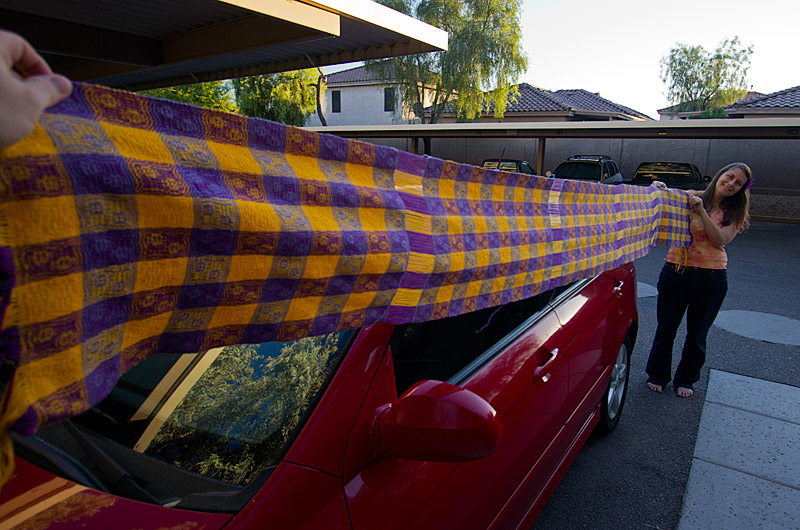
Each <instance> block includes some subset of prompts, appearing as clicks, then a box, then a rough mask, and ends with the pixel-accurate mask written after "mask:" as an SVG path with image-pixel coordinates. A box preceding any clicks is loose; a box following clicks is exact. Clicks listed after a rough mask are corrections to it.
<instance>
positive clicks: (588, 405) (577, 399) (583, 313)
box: [555, 265, 634, 440]
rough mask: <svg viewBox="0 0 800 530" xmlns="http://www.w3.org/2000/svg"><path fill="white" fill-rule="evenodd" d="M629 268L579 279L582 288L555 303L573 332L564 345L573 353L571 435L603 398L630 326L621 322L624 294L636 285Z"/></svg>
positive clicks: (577, 286)
mask: <svg viewBox="0 0 800 530" xmlns="http://www.w3.org/2000/svg"><path fill="white" fill-rule="evenodd" d="M629 266H630V265H629ZM626 267H627V266H626ZM626 271H627V268H618V269H613V270H610V271H606V272H604V273H602V274H600V275H599V276H596V277H595V278H594V279H592V280H582V281H581V282H578V283H576V284H575V285H574V286H573V287H572V289H573V291H574V290H577V292H574V293H573V294H571V295H570V296H565V298H564V299H563V300H561V301H559V302H558V305H557V306H556V308H555V313H556V315H557V316H558V319H559V322H560V323H561V325H562V327H563V330H564V332H565V334H566V336H567V337H568V339H567V340H566V342H567V344H566V345H565V347H564V348H565V353H566V356H567V357H568V358H569V397H568V404H567V406H568V408H569V410H570V412H571V417H570V421H569V422H568V425H567V437H568V439H570V440H572V439H574V438H575V437H576V436H577V435H578V433H579V432H580V430H581V428H582V427H583V425H584V422H585V421H586V419H587V418H588V417H589V415H590V414H591V413H592V412H593V411H594V410H595V409H596V408H597V406H598V404H599V403H600V400H601V398H602V396H603V393H604V392H605V390H606V386H607V384H608V380H609V377H610V370H611V367H612V366H613V363H614V361H615V359H616V355H617V352H618V350H619V345H620V344H621V343H622V340H623V338H624V333H625V332H626V331H627V330H626V329H625V327H624V326H622V325H621V322H623V321H624V315H623V313H624V311H623V307H622V295H623V294H624V292H625V291H626V290H628V289H633V288H634V286H633V285H630V283H631V282H630V281H628V280H629V278H628V276H627V272H626ZM565 294H569V293H565Z"/></svg>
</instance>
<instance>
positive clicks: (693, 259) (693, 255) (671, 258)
mask: <svg viewBox="0 0 800 530" xmlns="http://www.w3.org/2000/svg"><path fill="white" fill-rule="evenodd" d="M708 216H709V217H710V218H711V220H712V221H714V222H715V223H716V224H717V226H719V227H720V228H722V210H716V211H714V212H713V213H710V214H708ZM689 230H690V231H691V232H692V244H691V246H690V247H689V248H688V249H686V253H687V258H686V261H685V262H684V261H683V259H682V256H681V254H682V249H680V248H678V247H670V248H669V251H668V252H667V257H666V259H665V261H667V262H668V263H674V264H677V265H686V266H687V267H700V268H702V269H725V268H727V267H728V253H727V252H725V246H724V245H721V246H719V245H715V244H713V243H712V242H711V241H709V240H708V235H707V234H706V231H705V228H703V221H702V219H700V216H699V215H695V214H694V213H692V221H691V223H689Z"/></svg>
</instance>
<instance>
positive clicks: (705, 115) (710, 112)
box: [689, 105, 728, 120]
mask: <svg viewBox="0 0 800 530" xmlns="http://www.w3.org/2000/svg"><path fill="white" fill-rule="evenodd" d="M727 117H728V115H727V114H726V113H725V109H724V108H722V107H715V106H714V105H708V106H707V107H706V109H705V110H703V111H700V112H697V113H695V114H692V115H691V116H689V119H690V120H703V119H713V118H718V119H719V118H727Z"/></svg>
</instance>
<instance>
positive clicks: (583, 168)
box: [553, 162, 600, 181]
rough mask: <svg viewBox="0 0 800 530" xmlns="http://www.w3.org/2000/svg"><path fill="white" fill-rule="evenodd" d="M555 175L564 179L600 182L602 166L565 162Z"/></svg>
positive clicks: (592, 163) (590, 163)
mask: <svg viewBox="0 0 800 530" xmlns="http://www.w3.org/2000/svg"><path fill="white" fill-rule="evenodd" d="M553 174H554V175H555V176H556V177H558V178H562V179H578V180H594V181H598V180H600V164H598V163H597V162H563V163H561V164H559V166H558V167H557V168H556V170H555V171H554V172H553Z"/></svg>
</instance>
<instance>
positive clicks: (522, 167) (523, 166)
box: [519, 162, 535, 175]
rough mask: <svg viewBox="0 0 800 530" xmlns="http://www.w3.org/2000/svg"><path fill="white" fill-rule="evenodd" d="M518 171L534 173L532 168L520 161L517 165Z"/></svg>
mask: <svg viewBox="0 0 800 530" xmlns="http://www.w3.org/2000/svg"><path fill="white" fill-rule="evenodd" d="M519 171H520V173H526V174H528V175H534V174H535V173H534V172H533V168H532V167H531V166H530V164H528V163H527V162H522V163H521V164H520V166H519Z"/></svg>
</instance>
